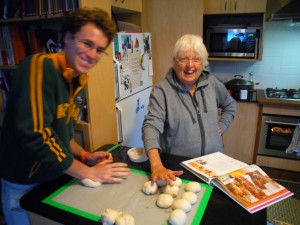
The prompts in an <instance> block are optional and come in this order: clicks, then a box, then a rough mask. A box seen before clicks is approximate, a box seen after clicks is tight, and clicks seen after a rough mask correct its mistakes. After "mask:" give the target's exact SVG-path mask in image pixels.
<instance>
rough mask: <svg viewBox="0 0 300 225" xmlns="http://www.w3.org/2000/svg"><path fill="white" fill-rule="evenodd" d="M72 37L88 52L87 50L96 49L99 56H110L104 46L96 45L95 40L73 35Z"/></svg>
mask: <svg viewBox="0 0 300 225" xmlns="http://www.w3.org/2000/svg"><path fill="white" fill-rule="evenodd" d="M72 38H73V39H74V40H75V41H77V42H78V43H79V44H80V46H81V49H82V50H83V51H86V52H87V51H90V50H93V49H96V53H97V55H99V56H108V53H107V52H105V50H104V48H101V47H97V46H95V44H94V43H93V42H91V41H89V40H85V39H78V38H76V37H75V36H72Z"/></svg>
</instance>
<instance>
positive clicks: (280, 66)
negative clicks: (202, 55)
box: [207, 21, 300, 89]
mask: <svg viewBox="0 0 300 225" xmlns="http://www.w3.org/2000/svg"><path fill="white" fill-rule="evenodd" d="M263 44H264V47H263V49H264V50H263V60H262V61H260V62H229V61H227V62H226V61H210V64H209V65H208V67H207V69H208V70H209V71H210V72H211V73H212V74H213V75H215V76H216V77H218V78H219V79H221V80H223V81H228V80H231V79H233V76H234V75H235V74H241V75H243V76H244V79H246V80H248V78H249V76H248V74H249V73H250V72H253V74H254V75H253V80H254V81H255V82H259V85H256V86H255V88H257V89H264V88H267V87H271V88H275V87H278V88H287V89H290V88H296V89H299V88H300V26H299V25H298V26H291V23H290V22H288V21H280V22H266V23H265V29H264V43H263Z"/></svg>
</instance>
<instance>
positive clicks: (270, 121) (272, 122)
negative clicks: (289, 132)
mask: <svg viewBox="0 0 300 225" xmlns="http://www.w3.org/2000/svg"><path fill="white" fill-rule="evenodd" d="M265 123H271V124H281V125H290V126H298V123H284V122H274V121H272V120H267V121H266V122H265Z"/></svg>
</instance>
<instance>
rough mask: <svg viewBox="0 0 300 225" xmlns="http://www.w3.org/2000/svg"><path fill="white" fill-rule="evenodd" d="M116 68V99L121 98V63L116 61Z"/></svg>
mask: <svg viewBox="0 0 300 225" xmlns="http://www.w3.org/2000/svg"><path fill="white" fill-rule="evenodd" d="M114 68H115V96H116V100H118V99H119V98H120V89H119V74H120V65H119V63H117V62H115V63H114Z"/></svg>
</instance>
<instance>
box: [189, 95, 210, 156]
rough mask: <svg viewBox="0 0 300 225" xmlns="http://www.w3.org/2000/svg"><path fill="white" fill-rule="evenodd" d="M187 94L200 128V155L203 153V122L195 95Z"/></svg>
mask: <svg viewBox="0 0 300 225" xmlns="http://www.w3.org/2000/svg"><path fill="white" fill-rule="evenodd" d="M188 93H189V95H190V96H191V99H192V102H193V105H194V107H195V109H196V113H197V119H198V124H199V128H200V134H201V156H203V155H204V153H205V145H206V143H205V132H204V127H203V123H202V118H201V114H200V109H199V105H198V102H197V99H196V95H195V94H194V96H192V95H191V93H190V92H188Z"/></svg>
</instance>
